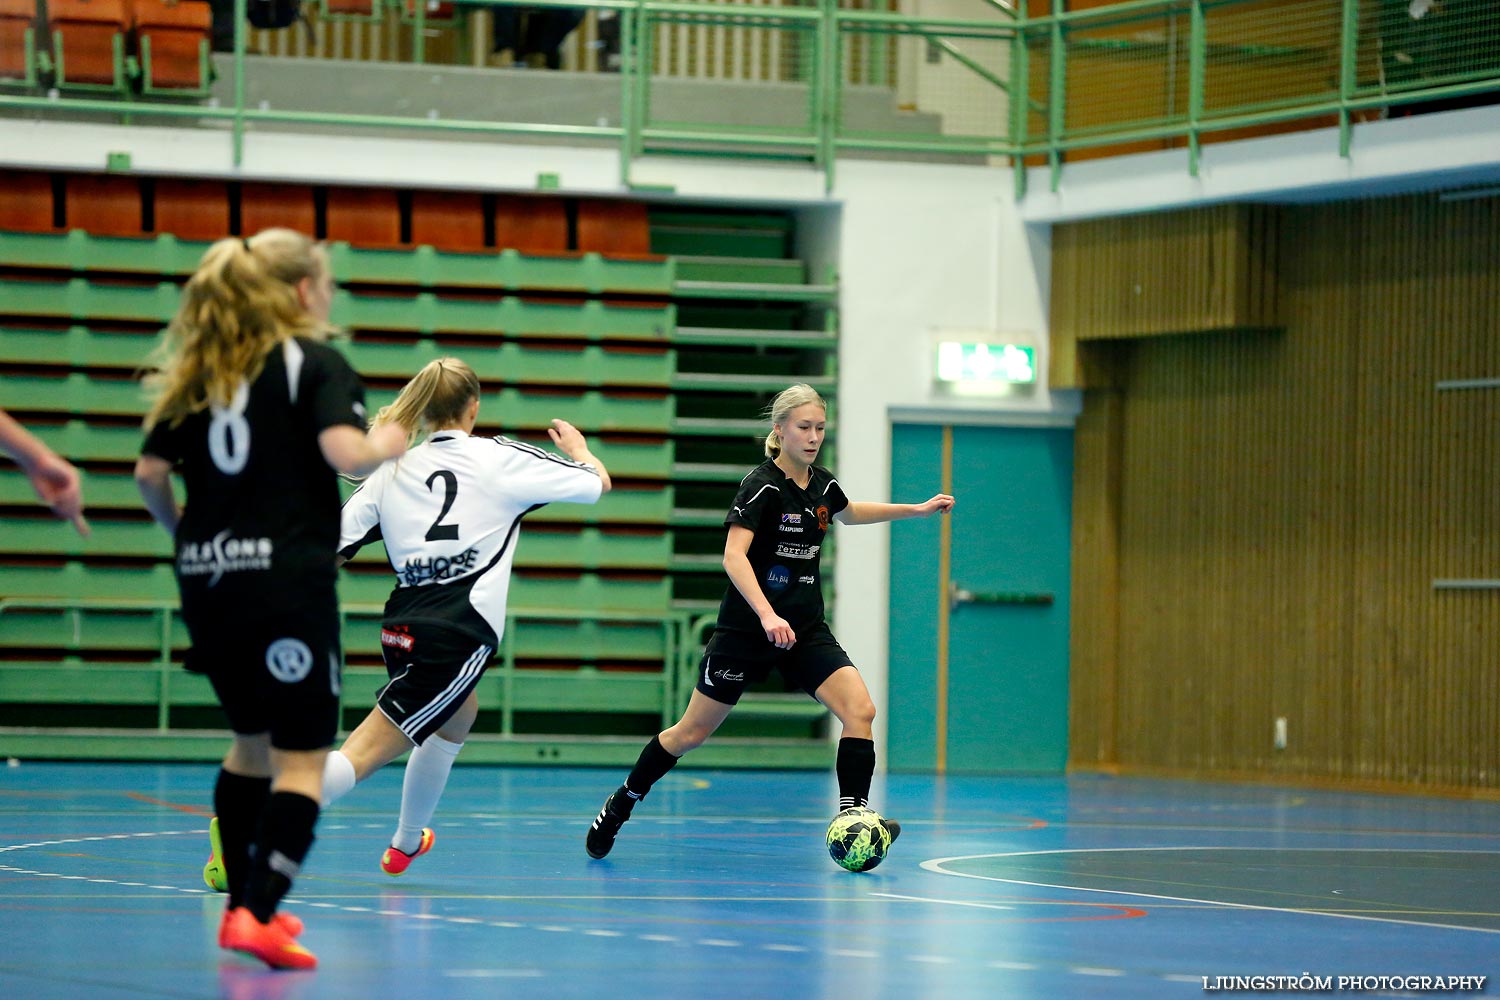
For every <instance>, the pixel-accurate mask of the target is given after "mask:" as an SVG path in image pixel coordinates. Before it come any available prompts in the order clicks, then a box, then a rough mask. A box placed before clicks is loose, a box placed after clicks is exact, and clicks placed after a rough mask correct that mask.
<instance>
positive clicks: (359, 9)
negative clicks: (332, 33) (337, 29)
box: [322, 0, 382, 21]
mask: <svg viewBox="0 0 1500 1000" xmlns="http://www.w3.org/2000/svg"><path fill="white" fill-rule="evenodd" d="M381 6H382V4H381V0H323V3H322V9H323V13H324V14H325V15H326V14H332V15H333V16H334V18H335V19H340V18H343V19H350V18H357V19H359V20H365V21H373V20H377V19H379V17H380V13H379V8H380V7H381Z"/></svg>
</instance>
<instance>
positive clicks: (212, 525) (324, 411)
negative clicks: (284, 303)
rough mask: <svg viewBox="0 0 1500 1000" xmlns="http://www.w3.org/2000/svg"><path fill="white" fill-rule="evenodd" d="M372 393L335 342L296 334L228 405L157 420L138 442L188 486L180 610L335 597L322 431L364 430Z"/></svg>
mask: <svg viewBox="0 0 1500 1000" xmlns="http://www.w3.org/2000/svg"><path fill="white" fill-rule="evenodd" d="M364 396H365V392H364V386H363V385H361V384H360V381H359V376H358V375H356V374H355V373H354V370H353V369H352V368H350V367H349V363H348V362H347V361H345V360H344V358H343V356H342V355H341V354H339V353H338V351H336V350H334V349H333V348H331V347H329V346H328V345H326V344H321V343H318V342H316V341H313V340H307V339H304V338H301V337H297V338H292V339H289V340H286V341H284V342H283V343H282V344H281V346H279V347H276V348H273V349H272V350H271V352H270V353H269V354H268V355H267V356H266V363H265V367H264V368H263V369H262V370H261V373H260V374H259V375H258V376H257V377H256V379H255V381H254V382H253V383H251V384H248V385H245V384H241V386H240V389H239V392H238V393H237V394H236V396H235V398H234V401H233V402H232V403H231V404H230V405H229V406H228V407H214V408H212V409H210V410H205V411H202V412H199V413H194V414H191V415H189V416H188V417H186V418H185V419H184V420H183V421H182V422H181V423H179V424H178V425H177V426H176V427H168V426H167V422H166V421H161V422H159V423H157V424H156V425H155V426H154V427H152V428H151V431H150V432H149V433H148V434H147V436H146V443H145V445H144V446H143V447H142V449H141V451H142V452H143V453H144V454H147V455H155V456H157V457H159V458H162V459H165V460H167V461H169V462H171V463H172V464H173V465H174V466H176V467H177V469H178V470H179V471H180V472H181V474H182V478H183V481H184V482H185V484H186V486H187V506H186V508H185V509H184V511H183V515H182V521H181V523H180V524H178V526H177V536H176V556H177V560H176V563H177V565H176V571H177V582H178V586H179V588H180V589H181V592H182V608H183V613H184V615H187V616H193V615H195V614H204V613H210V612H211V613H213V614H216V615H223V614H225V613H226V612H229V613H231V614H232V615H233V616H234V620H241V621H248V620H253V619H260V618H265V617H270V616H275V615H280V614H284V613H286V612H289V611H297V610H300V609H304V608H306V607H307V606H308V605H310V604H325V603H327V601H328V600H329V599H330V598H331V597H332V595H333V594H334V587H335V579H336V570H335V567H334V555H335V550H336V548H337V546H338V539H339V506H340V502H339V487H338V476H337V474H336V473H335V472H334V470H333V468H332V467H331V466H329V464H328V462H327V461H326V460H325V459H324V458H323V452H322V451H321V449H320V448H319V447H318V434H319V433H320V432H322V431H324V430H326V429H328V428H329V427H334V426H338V425H341V424H347V425H349V426H351V427H356V428H359V429H360V430H364V428H365V405H364Z"/></svg>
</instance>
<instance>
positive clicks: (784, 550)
mask: <svg viewBox="0 0 1500 1000" xmlns="http://www.w3.org/2000/svg"><path fill="white" fill-rule="evenodd" d="M822 547H823V546H821V545H798V544H796V543H795V542H777V543H776V554H777V555H778V556H780V557H781V558H783V559H812V558H814V557H816V556H817V554H818V550H819V549H821V548H822Z"/></svg>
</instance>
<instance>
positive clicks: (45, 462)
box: [25, 451, 89, 538]
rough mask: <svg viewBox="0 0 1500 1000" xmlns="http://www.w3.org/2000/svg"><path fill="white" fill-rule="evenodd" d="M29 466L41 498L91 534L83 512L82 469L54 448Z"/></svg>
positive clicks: (84, 531)
mask: <svg viewBox="0 0 1500 1000" xmlns="http://www.w3.org/2000/svg"><path fill="white" fill-rule="evenodd" d="M25 468H26V477H27V478H28V479H30V480H31V488H32V489H33V490H35V491H36V495H37V499H39V500H41V501H42V503H44V504H46V505H47V506H48V507H51V508H52V513H54V514H56V515H57V516H58V517H60V518H62V519H63V520H64V521H70V522H72V525H73V527H74V529H76V530H77V532H78V533H79V534H80V535H82V536H83V537H85V538H87V537H88V536H89V522H88V521H87V520H85V519H84V516H83V491H82V489H81V488H80V486H79V478H78V470H77V469H76V468H74V467H73V465H72V464H71V463H69V462H67V461H66V460H64V459H61V458H59V457H57V455H55V454H53V453H52V452H50V451H48V452H46V453H45V454H43V455H41V456H39V457H38V458H37V460H36V461H35V462H33V463H32V464H30V465H28V466H26V467H25Z"/></svg>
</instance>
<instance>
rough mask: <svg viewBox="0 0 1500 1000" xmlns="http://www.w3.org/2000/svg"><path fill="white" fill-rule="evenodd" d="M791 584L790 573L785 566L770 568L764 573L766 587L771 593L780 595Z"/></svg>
mask: <svg viewBox="0 0 1500 1000" xmlns="http://www.w3.org/2000/svg"><path fill="white" fill-rule="evenodd" d="M791 582H792V573H791V571H790V570H788V569H787V568H786V567H785V566H772V567H771V568H770V569H768V570H767V571H766V587H767V589H769V590H770V591H771V593H773V594H775V593H780V592H781V591H783V590H785V589H786V586H787V584H789V583H791Z"/></svg>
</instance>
